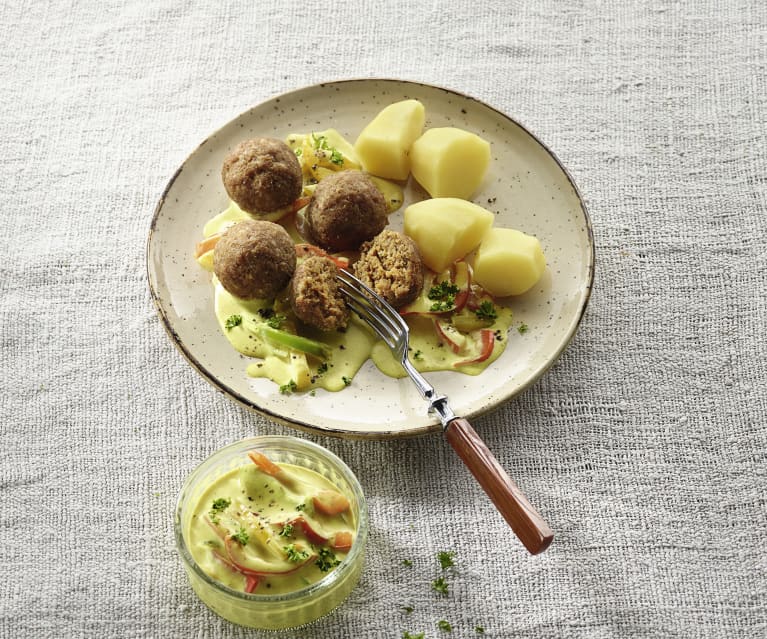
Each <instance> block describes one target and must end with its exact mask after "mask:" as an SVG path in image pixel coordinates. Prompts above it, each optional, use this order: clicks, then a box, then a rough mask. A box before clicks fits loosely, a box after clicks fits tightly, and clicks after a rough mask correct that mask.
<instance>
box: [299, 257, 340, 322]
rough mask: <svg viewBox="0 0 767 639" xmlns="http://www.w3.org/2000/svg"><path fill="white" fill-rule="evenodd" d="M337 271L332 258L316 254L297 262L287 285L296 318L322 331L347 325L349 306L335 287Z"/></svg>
mask: <svg viewBox="0 0 767 639" xmlns="http://www.w3.org/2000/svg"><path fill="white" fill-rule="evenodd" d="M337 274H338V268H337V267H336V265H335V264H334V263H333V260H330V259H328V258H327V257H322V256H319V255H314V256H312V257H309V258H307V259H305V260H304V261H302V262H301V263H300V264H299V265H298V267H297V268H296V273H295V275H294V276H293V281H292V283H291V287H290V305H291V307H292V308H293V312H294V313H295V314H296V317H297V318H298V319H300V320H301V321H302V322H304V323H305V324H309V325H310V326H314V327H315V328H319V329H320V330H321V331H333V330H336V329H339V328H345V327H346V325H347V324H348V323H349V309H348V308H347V306H346V303H345V302H344V298H343V297H342V295H341V292H340V291H339V289H338V281H337V280H336V275H337Z"/></svg>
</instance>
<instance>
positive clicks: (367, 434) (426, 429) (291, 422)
mask: <svg viewBox="0 0 767 639" xmlns="http://www.w3.org/2000/svg"><path fill="white" fill-rule="evenodd" d="M367 82H370V83H392V84H394V85H412V86H413V87H423V88H426V89H430V90H435V91H440V92H444V93H446V94H450V95H453V96H456V97H459V98H461V99H463V100H466V101H468V102H474V103H476V104H478V105H480V106H481V107H482V108H485V109H488V110H490V111H492V112H494V113H495V114H497V116H498V117H499V118H501V119H503V120H507V121H508V122H509V123H510V124H513V125H515V126H517V127H519V129H521V130H522V131H523V132H524V133H525V134H526V135H527V136H529V138H530V139H531V140H533V141H534V142H535V143H536V144H537V145H538V146H540V148H541V149H542V150H543V151H544V152H545V153H546V154H548V156H549V157H550V158H551V160H553V161H554V162H555V163H556V165H557V167H558V169H559V170H560V171H561V172H562V174H563V176H564V177H565V178H566V179H567V181H568V182H569V185H570V187H571V188H572V190H573V192H574V194H575V196H576V197H577V199H578V202H579V205H580V209H581V212H582V215H583V220H582V222H583V224H584V225H585V231H586V235H587V238H588V265H587V277H586V282H585V284H584V287H583V292H582V294H581V298H580V303H579V305H578V308H577V310H576V312H575V313H574V314H573V316H572V318H571V321H570V324H569V328H568V330H567V332H566V333H565V334H564V336H563V338H562V340H561V341H560V344H559V346H558V347H557V348H556V349H555V350H553V351H552V352H551V354H550V356H549V357H548V358H547V360H546V361H545V362H544V363H543V364H542V365H540V366H539V367H538V368H536V369H535V370H533V371H532V372H531V373H530V374H529V375H527V378H526V380H525V381H524V382H522V383H520V384H519V385H518V386H517V387H516V388H515V389H514V391H513V392H511V393H509V394H507V395H505V396H498V397H496V398H494V399H493V400H491V401H488V402H487V403H485V404H484V405H483V406H482V407H480V408H479V409H477V410H473V411H470V412H466V413H464V414H462V416H463V417H466V418H467V419H472V418H475V417H479V416H482V415H485V414H488V413H491V412H493V411H495V410H497V409H498V408H499V407H501V406H502V405H504V404H506V403H507V402H508V401H510V400H511V399H513V398H514V397H516V396H517V395H519V394H520V393H522V392H524V391H525V390H526V389H528V388H529V387H530V386H532V385H533V384H535V383H536V382H537V381H538V380H539V379H540V378H541V377H542V376H543V375H544V374H545V373H546V372H547V371H548V370H549V369H550V368H551V366H553V364H554V363H555V362H556V361H557V360H558V359H559V357H560V356H561V355H562V353H563V352H564V351H565V350H566V349H567V347H568V346H569V345H570V343H571V342H572V339H573V337H574V336H575V334H576V332H577V330H578V328H579V326H580V324H581V321H582V319H583V317H584V314H585V312H586V309H587V307H588V303H589V300H590V298H591V292H592V289H593V284H594V273H595V262H596V259H595V247H594V234H593V227H592V223H591V218H590V216H589V213H588V209H587V207H586V203H585V201H584V199H583V197H582V195H581V193H580V190H579V189H578V187H577V185H576V183H575V180H574V179H573V177H572V175H571V174H570V172H569V171H568V170H567V168H566V167H565V166H564V164H563V163H562V162H561V161H560V159H559V158H558V157H557V155H556V154H555V153H554V152H553V151H552V150H551V149H550V148H549V147H548V146H547V145H546V144H545V143H544V142H543V141H542V140H540V139H539V138H538V136H536V135H535V134H534V133H533V132H532V131H530V129H528V128H527V127H526V126H524V125H523V124H522V123H521V122H519V121H518V120H516V119H515V118H512V117H511V116H509V115H507V114H506V113H504V112H502V111H500V110H498V109H496V108H495V107H493V106H491V105H489V104H487V103H485V102H483V101H482V100H480V99H478V98H475V97H473V96H471V95H468V94H466V93H463V92H461V91H459V90H455V89H451V88H446V87H443V86H439V85H434V84H429V83H425V82H420V81H412V80H400V79H395V78H386V77H380V78H379V77H373V78H342V79H336V80H328V81H326V82H320V83H315V84H312V85H307V86H304V87H300V88H297V89H293V90H291V91H287V92H283V93H280V94H276V95H274V96H272V97H270V98H268V99H266V100H264V101H263V102H261V103H259V104H257V105H254V106H253V107H251V108H250V109H248V110H246V111H244V112H242V113H241V114H239V115H238V116H236V117H235V118H233V119H232V120H230V121H229V122H227V123H225V124H224V125H222V126H220V127H219V128H218V129H216V130H215V131H214V132H212V133H211V134H210V135H208V136H207V137H206V138H205V139H204V140H203V141H202V142H200V144H198V145H197V147H196V148H195V149H194V150H193V151H192V152H191V153H189V155H188V156H187V157H186V159H185V160H184V161H183V162H182V164H181V165H180V166H179V167H178V169H176V171H175V172H174V173H173V175H172V176H171V178H170V179H169V180H168V183H167V184H166V186H165V188H164V189H163V192H162V194H161V196H160V198H159V200H158V202H157V205H156V206H155V209H154V212H153V215H152V219H151V222H150V226H149V232H148V235H147V241H146V257H147V262H146V269H147V281H148V285H149V290H150V293H151V297H152V301H153V303H154V305H155V308H156V309H157V312H158V316H159V318H160V320H161V323H162V325H163V328H164V329H165V331H166V333H167V334H168V336H169V338H170V339H171V342H172V343H173V344H174V345H175V347H176V348H177V349H178V351H179V352H180V353H181V354H182V356H183V357H184V358H185V359H186V360H187V362H188V363H189V364H190V365H191V366H192V367H193V368H194V369H195V370H197V372H198V373H199V374H200V375H201V376H202V377H203V379H205V380H206V381H207V382H208V383H209V384H211V386H213V388H214V389H216V390H217V391H219V392H220V393H223V394H225V395H227V396H228V397H229V398H231V399H233V400H234V401H236V402H237V403H238V404H240V405H241V406H243V407H244V408H246V409H248V410H251V411H254V412H256V413H258V414H260V415H263V416H265V417H267V418H269V419H271V420H273V421H275V422H277V423H280V424H283V425H285V426H289V427H291V428H295V429H297V430H299V431H303V432H307V433H312V434H320V435H326V436H333V437H341V438H345V439H379V440H384V439H400V438H407V437H418V436H422V435H425V434H429V433H434V432H438V431H440V430H441V426H440V424H439V422H438V420H437V419H436V417H435V418H434V419H433V420H432V422H431V423H428V424H425V425H422V426H417V427H412V428H408V429H407V430H403V429H393V430H385V429H382V430H375V431H364V430H348V429H345V428H337V427H333V426H327V425H322V424H317V423H311V422H307V421H302V420H300V419H295V418H292V417H291V416H289V415H285V414H282V413H278V412H275V411H273V410H269V409H268V408H267V407H264V406H262V405H259V404H258V403H256V402H255V401H253V400H252V399H250V398H248V397H245V396H244V395H242V394H241V393H239V392H237V391H236V390H234V389H233V388H231V387H230V386H228V385H227V384H225V383H223V382H222V381H221V380H220V379H219V378H218V377H217V376H216V375H215V374H213V373H212V372H211V371H209V370H208V369H207V368H206V366H205V365H204V364H203V363H202V362H201V361H200V360H199V359H198V358H197V357H196V356H195V355H194V354H193V353H192V352H191V351H190V350H189V349H188V347H187V346H186V345H185V343H184V342H183V340H181V339H180V337H179V335H178V333H177V332H176V330H175V329H174V326H173V322H172V321H171V319H170V317H169V316H168V313H167V312H166V309H165V307H164V306H163V303H162V300H161V296H160V295H159V292H158V290H157V282H156V281H155V274H154V272H153V269H152V263H151V256H152V250H153V243H154V235H155V232H156V227H157V222H158V219H159V217H160V215H161V213H162V210H163V206H164V204H165V201H166V199H167V197H168V195H169V193H170V191H171V189H172V188H173V186H174V184H175V182H176V180H177V179H178V177H179V175H180V174H181V173H182V172H183V171H184V169H185V168H186V167H187V165H188V164H189V163H190V161H191V160H192V158H193V157H194V156H195V155H196V154H197V153H198V152H199V151H200V150H201V149H202V148H203V147H204V146H205V144H206V143H207V142H208V141H209V140H210V139H211V138H213V137H215V136H216V135H218V134H219V133H221V132H222V131H224V130H225V129H226V128H227V127H229V126H230V125H231V124H232V123H233V122H235V121H237V120H239V119H240V118H243V117H244V116H246V115H247V114H248V113H250V112H251V111H253V110H255V109H257V108H259V107H263V106H265V105H268V104H271V103H273V102H279V101H280V100H285V99H288V98H290V97H294V96H298V95H300V94H302V93H305V92H307V91H311V90H313V89H318V88H321V87H327V86H333V85H339V86H344V85H351V84H355V83H367ZM328 126H332V123H328ZM244 374H245V373H244V372H243V375H244ZM477 379H481V376H479V377H478V378H477ZM341 392H343V391H341Z"/></svg>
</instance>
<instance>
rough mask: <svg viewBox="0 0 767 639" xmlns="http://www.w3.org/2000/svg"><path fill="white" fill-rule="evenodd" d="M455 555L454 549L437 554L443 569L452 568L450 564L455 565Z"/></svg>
mask: <svg viewBox="0 0 767 639" xmlns="http://www.w3.org/2000/svg"><path fill="white" fill-rule="evenodd" d="M453 557H455V552H453V551H452V550H443V551H442V552H440V553H438V554H437V559H439V565H440V566H441V567H442V570H445V568H450V566H455V562H454V561H453Z"/></svg>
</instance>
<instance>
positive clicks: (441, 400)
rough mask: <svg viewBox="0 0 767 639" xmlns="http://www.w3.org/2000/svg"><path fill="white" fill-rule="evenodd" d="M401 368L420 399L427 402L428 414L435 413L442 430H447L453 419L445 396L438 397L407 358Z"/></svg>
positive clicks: (453, 416)
mask: <svg viewBox="0 0 767 639" xmlns="http://www.w3.org/2000/svg"><path fill="white" fill-rule="evenodd" d="M402 366H403V367H404V368H405V372H406V373H407V374H408V375H409V376H410V379H412V380H413V382H414V383H415V385H416V388H418V392H419V393H420V394H421V397H423V398H424V399H425V400H426V401H427V402H429V412H430V413H436V414H437V415H438V416H439V421H440V422H441V423H442V428H443V429H444V428H447V425H448V424H449V423H450V422H451V421H452V420H454V419H455V415H454V414H453V411H452V410H451V409H450V406H448V403H447V397H446V396H445V395H438V394H437V391H436V390H434V387H433V386H432V385H431V384H429V382H427V381H426V379H425V378H424V377H423V375H421V373H419V372H418V371H417V370H416V369H415V367H414V366H413V365H412V364H411V363H410V361H409V360H408V359H407V357H405V358H404V360H403V362H402Z"/></svg>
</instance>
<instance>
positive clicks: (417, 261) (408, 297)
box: [353, 229, 423, 308]
mask: <svg viewBox="0 0 767 639" xmlns="http://www.w3.org/2000/svg"><path fill="white" fill-rule="evenodd" d="M361 250H362V254H361V255H360V259H359V260H357V262H355V263H354V267H353V269H354V274H355V275H356V276H357V277H358V278H359V279H360V280H362V281H363V282H364V283H365V284H367V285H368V286H369V287H370V288H372V289H373V290H374V291H375V292H376V293H378V294H379V295H380V296H381V297H383V298H384V299H385V300H386V301H387V302H389V304H391V305H392V306H394V307H395V308H400V307H402V306H405V304H409V303H410V302H412V301H413V300H414V299H415V298H416V297H418V295H419V293H420V292H421V289H422V288H423V262H422V261H421V254H420V253H419V252H418V247H417V246H416V244H415V242H414V241H413V240H411V239H410V238H409V237H408V236H407V235H403V234H402V233H397V232H396V231H390V230H388V229H387V230H384V231H381V233H379V234H378V235H377V236H376V237H375V238H374V239H373V240H372V241H371V242H365V243H364V244H363V245H362V248H361Z"/></svg>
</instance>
